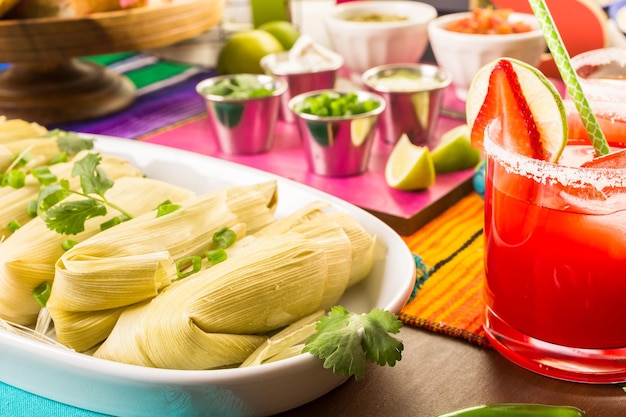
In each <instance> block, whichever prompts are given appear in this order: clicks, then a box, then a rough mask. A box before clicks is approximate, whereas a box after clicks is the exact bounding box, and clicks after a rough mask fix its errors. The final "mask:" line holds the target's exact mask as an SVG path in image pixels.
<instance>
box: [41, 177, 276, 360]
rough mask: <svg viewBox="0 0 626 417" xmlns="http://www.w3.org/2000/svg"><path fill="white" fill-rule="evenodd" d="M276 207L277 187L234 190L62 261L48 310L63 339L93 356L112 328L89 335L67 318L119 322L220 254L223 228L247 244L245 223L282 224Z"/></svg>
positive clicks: (142, 222) (107, 235) (127, 228)
mask: <svg viewBox="0 0 626 417" xmlns="http://www.w3.org/2000/svg"><path fill="white" fill-rule="evenodd" d="M275 204H276V182H275V181H271V182H267V183H263V184H255V185H251V186H238V187H231V188H228V189H223V190H217V191H214V192H211V193H208V194H205V195H203V196H199V197H195V198H191V199H188V200H186V201H184V202H182V203H181V206H182V207H181V208H180V209H179V210H177V211H175V212H173V213H170V214H167V215H165V216H161V217H155V215H154V214H153V213H149V214H146V215H143V216H140V217H137V218H135V219H132V220H130V221H127V222H124V223H122V224H120V225H118V226H116V227H114V228H112V229H109V230H106V231H104V232H101V233H99V234H97V235H95V236H93V237H91V238H90V239H88V240H86V241H84V242H82V243H80V244H78V245H76V246H75V247H73V248H72V249H71V250H69V251H68V252H66V253H65V254H64V255H63V256H62V257H61V258H60V259H59V260H58V261H57V264H56V272H55V282H54V286H53V290H52V295H51V297H50V299H49V301H48V305H47V307H48V310H49V311H50V314H51V316H52V318H53V320H54V324H55V330H56V334H57V339H58V340H59V342H61V343H63V344H65V345H66V346H69V347H71V348H73V349H75V350H78V351H85V350H88V349H90V348H92V347H93V346H95V345H96V344H98V343H100V342H101V341H102V340H103V335H107V334H108V333H109V332H110V331H111V329H112V326H110V321H107V322H106V323H105V322H103V324H102V326H100V325H99V324H98V323H95V324H94V325H93V326H91V327H86V326H84V325H81V324H80V323H76V322H74V321H73V320H71V316H72V315H71V314H68V313H84V312H90V311H91V312H99V311H102V310H109V311H110V312H111V313H112V314H116V315H117V314H119V312H118V311H115V310H114V309H124V308H126V307H127V306H130V305H132V304H135V303H139V302H141V301H144V300H147V299H150V298H153V297H155V296H156V295H157V294H158V293H159V291H161V290H162V289H163V288H165V287H167V286H168V285H170V283H171V281H172V280H173V279H176V267H175V262H176V261H177V260H179V259H183V258H186V257H189V256H202V255H203V254H204V252H205V251H207V250H209V249H213V248H215V244H214V243H213V242H212V236H213V234H214V233H215V232H216V231H218V230H219V229H221V228H222V227H224V226H226V227H230V228H231V229H233V230H234V231H235V232H237V234H238V235H239V237H243V235H244V234H245V232H246V229H247V223H246V221H248V220H249V221H250V223H253V224H255V226H254V227H263V226H265V225H266V224H269V223H270V222H273V221H275V218H274V215H273V213H274V211H275ZM155 236H158V238H155ZM105 337H106V336H105Z"/></svg>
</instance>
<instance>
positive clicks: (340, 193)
mask: <svg viewBox="0 0 626 417" xmlns="http://www.w3.org/2000/svg"><path fill="white" fill-rule="evenodd" d="M452 96H453V93H452V94H448V95H447V96H446V97H452ZM454 100H456V99H449V98H447V99H446V100H445V103H444V104H445V105H446V107H449V108H455V107H456V109H457V110H462V107H463V104H462V103H459V102H456V101H454ZM460 123H462V122H461V121H459V120H455V119H450V118H446V117H441V118H440V120H439V123H438V125H437V131H436V134H437V135H441V133H443V132H445V131H446V130H448V129H451V128H453V127H455V126H457V125H459V124H460ZM143 140H144V141H146V142H151V143H156V144H161V145H167V146H172V147H176V148H181V149H186V150H190V151H194V152H198V153H201V154H205V155H210V156H215V157H218V158H222V159H226V160H230V161H233V162H237V163H240V164H243V165H247V166H250V167H254V168H258V169H261V170H263V171H266V172H271V173H274V174H278V175H280V176H282V177H286V178H290V179H292V180H295V181H297V182H299V183H302V184H306V185H309V186H311V187H314V188H317V189H319V190H322V191H325V192H327V193H329V194H332V195H334V196H336V197H339V198H341V199H343V200H346V201H348V202H350V203H352V204H354V205H356V206H358V207H361V208H363V209H365V210H367V211H369V212H371V213H372V214H374V215H376V216H377V217H379V218H380V219H381V220H383V221H385V222H386V223H387V224H389V225H390V226H391V227H392V228H393V229H394V230H396V231H397V232H398V233H399V234H401V235H404V236H409V235H411V234H413V233H414V232H415V231H416V230H418V229H419V228H420V227H422V226H423V225H425V224H426V223H427V222H428V221H430V220H431V219H433V218H435V217H436V216H437V215H438V214H440V213H441V212H442V211H444V210H445V209H447V208H448V207H450V206H451V205H453V204H454V203H455V202H456V201H458V200H459V199H460V198H461V197H463V196H464V195H466V194H468V193H469V192H471V191H472V189H473V188H472V182H471V180H472V177H473V173H474V170H473V169H469V170H465V171H461V172H457V173H451V174H442V175H438V176H437V180H436V184H435V185H433V186H432V187H430V188H429V189H427V190H424V191H411V192H408V191H400V190H395V189H392V188H390V187H389V186H388V185H387V183H386V182H385V178H384V167H385V163H386V161H387V157H388V155H389V152H390V151H391V148H392V147H391V146H390V145H387V144H385V143H383V141H381V140H380V139H379V138H376V141H375V144H374V147H373V150H372V155H371V159H370V163H369V167H368V171H367V172H366V173H364V174H362V175H356V176H351V177H324V176H319V175H316V174H313V173H312V172H310V171H309V169H308V166H307V162H306V159H305V156H304V154H303V151H302V148H301V145H300V136H299V133H298V130H297V127H296V125H294V124H288V123H284V122H278V124H277V126H276V132H275V143H274V147H273V149H272V150H271V151H270V152H267V153H263V154H257V155H227V154H223V153H221V152H220V151H219V149H218V147H217V143H216V141H215V137H214V136H213V133H212V131H211V126H209V122H208V119H207V118H201V119H198V120H195V121H191V122H188V123H185V124H182V125H180V126H178V127H176V128H175V129H172V130H168V131H165V132H161V133H157V134H155V135H153V136H150V137H148V138H145V139H143Z"/></svg>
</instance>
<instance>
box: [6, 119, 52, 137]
mask: <svg viewBox="0 0 626 417" xmlns="http://www.w3.org/2000/svg"><path fill="white" fill-rule="evenodd" d="M47 132H48V130H47V129H46V128H45V127H43V126H41V125H39V124H37V123H32V122H27V121H25V120H21V119H7V118H6V117H5V116H0V143H7V142H13V141H16V140H19V139H29V138H36V137H38V136H42V135H44V134H45V133H47Z"/></svg>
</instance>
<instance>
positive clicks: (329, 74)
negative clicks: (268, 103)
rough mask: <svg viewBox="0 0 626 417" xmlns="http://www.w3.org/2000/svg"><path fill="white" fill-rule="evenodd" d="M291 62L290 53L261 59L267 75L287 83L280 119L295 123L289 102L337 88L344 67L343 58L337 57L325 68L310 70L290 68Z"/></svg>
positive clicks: (282, 98)
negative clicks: (301, 95)
mask: <svg viewBox="0 0 626 417" xmlns="http://www.w3.org/2000/svg"><path fill="white" fill-rule="evenodd" d="M290 60H291V57H290V53H289V52H277V53H273V54H269V55H266V56H264V57H263V58H262V59H261V67H262V68H263V69H264V70H265V72H266V73H268V74H271V75H274V76H276V77H279V78H280V79H282V80H283V81H285V82H286V83H287V92H286V93H285V94H283V95H282V96H281V107H280V113H279V117H280V118H281V119H282V120H284V121H286V122H288V123H293V122H295V120H296V119H295V117H294V115H293V113H292V112H291V111H290V110H289V100H291V99H292V98H293V97H295V96H297V95H298V94H301V93H306V92H307V91H315V90H325V89H332V88H333V87H334V86H335V81H336V79H337V72H338V71H339V69H340V68H341V66H342V65H343V58H341V56H340V55H337V56H336V57H334V59H333V60H329V61H328V62H327V63H326V64H325V65H324V66H319V67H308V68H307V67H306V66H305V67H298V66H295V65H294V66H290V65H288V64H287V63H288V62H289V61H290Z"/></svg>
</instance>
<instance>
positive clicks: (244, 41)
mask: <svg viewBox="0 0 626 417" xmlns="http://www.w3.org/2000/svg"><path fill="white" fill-rule="evenodd" d="M284 50H285V48H283V46H282V45H281V43H280V42H279V41H278V40H277V39H276V38H275V37H274V35H272V34H270V33H269V32H266V31H264V30H258V29H252V30H245V31H242V32H237V33H235V34H233V35H232V36H231V37H230V38H228V40H226V42H225V43H224V45H223V46H222V49H221V50H220V52H219V55H218V57H217V68H216V70H217V73H218V74H244V73H248V74H263V73H264V72H265V71H263V68H261V64H260V61H261V58H263V57H264V56H265V55H267V54H271V53H274V52H282V51H284Z"/></svg>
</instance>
